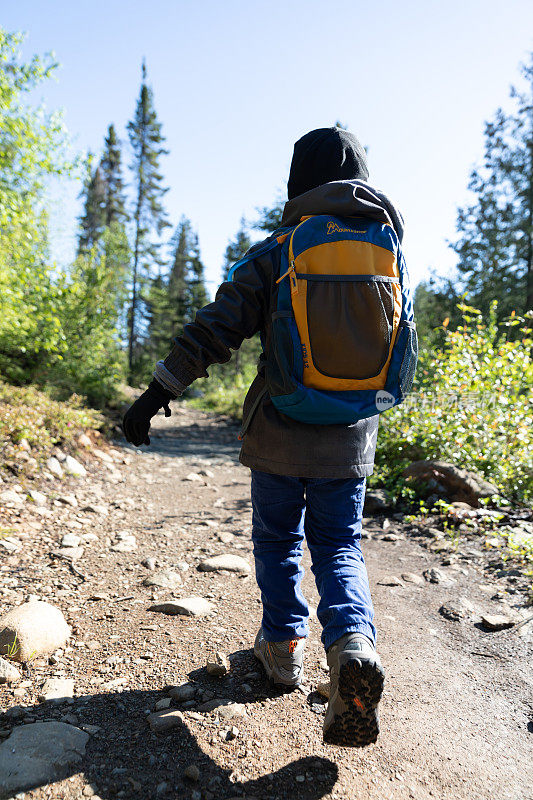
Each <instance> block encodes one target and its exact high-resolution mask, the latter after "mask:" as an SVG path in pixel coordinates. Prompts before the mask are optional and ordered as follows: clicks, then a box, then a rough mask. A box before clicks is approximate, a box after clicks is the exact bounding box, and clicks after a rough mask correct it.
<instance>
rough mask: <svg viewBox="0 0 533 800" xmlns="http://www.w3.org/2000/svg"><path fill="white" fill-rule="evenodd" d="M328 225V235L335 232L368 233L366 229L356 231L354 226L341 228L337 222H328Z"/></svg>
mask: <svg viewBox="0 0 533 800" xmlns="http://www.w3.org/2000/svg"><path fill="white" fill-rule="evenodd" d="M326 227H327V234H328V236H331V235H332V234H333V233H366V231H355V230H354V229H353V228H341V226H340V225H337V223H336V222H328V224H327V226H326Z"/></svg>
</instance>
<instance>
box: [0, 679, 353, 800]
mask: <svg viewBox="0 0 533 800" xmlns="http://www.w3.org/2000/svg"><path fill="white" fill-rule="evenodd" d="M204 676H205V670H195V671H194V673H191V677H195V678H197V679H198V678H200V679H201V678H202V677H204ZM275 694H276V692H273V691H270V690H269V689H267V690H266V692H265V693H264V697H267V696H269V697H273V696H275ZM162 696H163V695H162V693H161V691H142V690H125V691H123V692H119V693H113V692H111V693H106V694H96V695H87V696H84V697H79V698H75V699H74V700H72V701H71V702H70V703H69V704H68V705H67V704H61V705H59V706H57V705H53V704H46V705H39V706H35V707H32V708H26V709H25V711H26V713H30V714H32V715H33V716H34V717H35V718H36V721H37V722H41V721H50V720H51V719H56V720H58V721H61V717H62V716H63V715H66V714H68V715H74V717H75V718H76V720H77V722H76V724H77V725H78V726H80V727H83V726H86V725H91V726H98V730H97V731H96V732H95V731H93V732H92V733H91V736H90V739H89V741H88V743H87V748H86V752H85V756H84V758H83V760H82V761H78V762H77V763H75V764H74V765H69V766H65V767H63V768H61V767H59V768H58V771H57V773H56V775H57V777H56V779H60V778H68V777H70V776H72V775H76V774H78V773H83V774H84V776H85V779H86V781H87V782H88V783H89V784H90V785H91V787H92V789H93V791H94V793H95V794H97V795H98V796H99V797H100V798H102V800H111V799H112V798H113V799H114V798H117V797H120V798H126V800H129V799H130V798H131V799H132V800H133V798H139V797H143V798H161V799H162V800H177V798H180V800H182V799H183V800H186V799H187V800H189V799H190V798H199V797H201V798H202V800H222V798H232V800H233V798H235V799H237V798H242V800H285V799H286V798H287V797H291V798H294V800H320V798H322V797H324V796H325V795H327V794H329V793H330V792H331V790H332V788H333V787H334V785H335V783H336V781H337V778H338V769H337V766H336V764H335V763H333V762H332V761H330V760H328V759H325V758H321V757H305V758H299V759H297V760H295V761H292V762H291V763H289V764H287V765H286V766H284V767H282V768H281V769H279V770H277V771H276V772H272V773H267V774H264V775H263V776H262V777H260V778H258V779H255V780H245V779H243V778H242V775H240V772H241V771H242V772H245V771H246V764H247V761H249V760H252V759H255V758H257V755H258V754H260V750H259V749H255V748H254V749H253V752H252V753H251V754H249V753H248V752H247V753H246V754H245V753H244V749H245V748H246V749H247V750H248V749H249V748H248V747H247V746H246V742H245V741H242V740H240V739H237V740H235V742H234V744H236V745H237V747H238V748H239V750H240V752H239V754H238V755H236V753H235V750H234V748H233V747H232V749H231V750H228V751H227V754H224V750H223V749H224V748H226V747H228V745H227V744H226V743H225V742H223V741H222V740H221V739H220V738H219V736H218V730H219V729H223V728H226V727H227V728H229V727H230V726H231V725H232V724H235V723H237V724H238V722H239V720H238V719H235V720H233V721H232V722H229V724H228V722H227V721H222V722H221V723H220V724H219V725H215V726H214V727H213V728H209V732H208V734H207V735H208V737H209V738H214V739H215V740H216V746H217V749H219V752H220V760H221V761H222V762H224V761H225V760H230V758H231V762H232V763H233V764H235V762H236V760H237V758H239V761H238V762H237V763H238V765H239V766H238V767H237V769H236V770H235V771H234V772H232V770H231V769H226V768H224V767H223V766H221V765H219V764H218V763H217V761H216V760H214V759H213V758H211V757H210V756H209V755H207V754H206V753H205V752H204V751H203V750H202V748H201V746H200V744H199V743H198V741H197V739H196V737H195V735H194V734H193V733H192V732H191V730H190V729H189V726H188V724H187V723H188V720H187V715H186V713H185V717H184V719H183V721H179V723H178V725H177V727H175V728H173V729H172V730H170V731H167V732H166V733H154V732H152V731H151V730H150V728H149V725H148V722H147V720H146V717H147V713H146V712H147V711H150V712H152V711H153V709H154V708H155V704H156V702H157V701H158V700H161V698H162ZM255 699H256V700H257V701H260V700H261V697H258V696H256V697H255ZM170 710H172V709H170ZM174 710H177V709H174ZM206 719H208V718H207V717H206ZM70 722H71V723H72V724H74V723H75V720H74V718H73V717H71V718H70ZM6 741H9V739H7V740H6ZM232 744H233V743H232ZM230 753H231V757H230V758H228V756H229V755H230ZM190 765H195V766H196V767H198V769H199V771H200V779H199V780H198V782H193V781H191V780H188V779H187V778H186V777H185V776H184V770H185V769H186V767H188V766H190ZM4 777H5V776H4ZM2 783H3V781H2V780H0V796H2V797H4V796H9V797H11V796H12V795H11V794H8V795H4V794H3V793H2V789H3V788H4V787H3V786H1V784H2ZM23 783H24V782H23V781H22V782H19V783H18V785H17V790H18V791H21V790H29V789H36V788H38V786H40V785H41V786H42V785H45V784H42V783H41V784H36V783H35V782H34V783H33V784H31V785H28V783H26V784H25V785H22V784H23ZM53 796H54V795H53Z"/></svg>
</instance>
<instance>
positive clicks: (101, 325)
mask: <svg viewBox="0 0 533 800" xmlns="http://www.w3.org/2000/svg"><path fill="white" fill-rule="evenodd" d="M22 47H23V35H22V34H19V33H13V32H9V31H7V30H5V29H0V437H1V436H2V435H3V436H4V437H5V439H7V438H11V439H12V440H15V441H16V440H17V439H19V440H20V439H22V438H26V439H27V438H28V437H30V438H32V437H33V439H35V438H36V437H39V436H41V438H42V436H43V434H42V431H41V432H39V431H40V429H41V427H42V426H38V425H37V426H35V420H34V418H33V417H32V416H31V414H30V416H28V415H27V414H26V412H25V414H22V415H21V414H20V413H18V412H14V411H13V409H14V408H15V407H17V406H18V407H24V408H27V407H28V406H31V405H32V400H31V399H29V398H35V397H37V396H38V397H39V398H40V399H39V403H35V402H33V405H39V404H42V403H43V402H44V403H45V406H46V408H47V409H49V408H50V407H51V406H48V405H46V403H47V401H48V400H49V401H50V402H51V403H56V402H58V403H60V404H61V402H63V403H67V405H70V407H72V408H78V409H79V408H88V409H90V408H95V409H109V408H112V407H116V406H117V405H118V404H120V402H121V398H123V396H124V388H125V387H126V386H130V387H142V386H143V385H145V384H146V382H147V381H149V380H150V377H151V373H152V369H153V364H154V361H155V360H157V359H158V358H161V357H163V356H164V355H165V354H166V352H167V351H168V349H169V347H170V346H171V342H172V338H173V336H175V335H177V334H178V333H179V332H180V330H181V329H182V328H183V326H184V325H185V324H187V322H190V321H192V320H193V319H194V315H195V312H196V310H197V309H198V308H200V307H202V306H203V305H204V304H205V303H206V302H207V301H208V300H209V297H210V295H211V294H212V292H210V291H208V288H207V287H208V284H207V283H206V275H205V267H204V263H203V261H202V252H201V246H200V244H201V243H200V241H199V236H198V232H197V231H196V230H195V227H194V225H193V224H192V222H191V221H190V219H189V218H188V217H187V215H186V213H187V209H185V208H184V209H183V214H182V215H181V217H179V218H178V219H171V218H170V217H169V214H168V212H167V209H166V196H167V191H168V185H167V181H166V178H165V159H166V157H167V155H168V151H169V149H170V148H171V146H172V143H171V142H169V141H168V140H167V138H166V136H165V130H164V125H163V124H162V121H161V119H160V117H159V115H158V111H157V102H156V89H157V87H154V86H152V83H151V81H150V74H149V72H148V67H147V64H146V62H145V61H141V64H140V85H139V88H138V94H137V98H136V99H135V100H134V101H133V102H132V108H131V117H130V120H129V122H128V124H127V126H126V128H125V129H124V130H119V129H117V127H116V126H115V124H114V123H113V121H112V120H109V124H108V126H107V128H106V129H105V130H103V131H102V139H101V144H100V146H99V147H97V148H95V149H94V152H89V153H87V152H79V151H77V150H76V148H75V146H73V143H72V139H71V138H70V136H69V134H68V132H67V130H66V127H65V123H64V119H63V117H62V115H61V113H58V112H55V111H53V112H50V111H47V110H46V109H45V108H43V107H42V106H40V105H38V104H36V103H35V102H34V98H35V93H36V90H38V89H39V88H40V87H41V86H42V85H44V84H46V83H47V82H48V81H50V80H51V78H53V76H54V73H55V72H56V70H57V64H56V62H55V59H54V57H53V56H47V55H35V56H33V57H26V56H22V55H21V48H22ZM148 66H149V65H148ZM510 78H512V76H510ZM532 109H533V57H532V56H531V55H529V56H527V58H526V59H525V60H524V61H523V63H522V64H520V65H519V66H518V70H517V74H516V76H515V80H514V86H513V88H511V91H510V97H509V99H508V100H506V105H505V109H503V108H500V109H496V110H495V112H494V114H493V116H492V117H491V118H490V119H489V120H488V121H487V122H486V123H485V125H484V149H483V152H481V153H480V154H479V159H478V163H477V164H476V165H475V166H474V167H473V169H472V171H471V174H470V177H469V183H468V189H469V198H470V199H469V201H468V202H467V203H465V204H463V205H462V206H461V207H459V208H458V209H457V219H456V230H455V234H454V236H453V238H452V239H451V241H450V243H449V244H450V248H451V250H452V252H453V253H454V254H455V265H454V267H453V269H451V270H450V269H448V270H446V271H445V272H443V273H439V271H438V270H435V269H433V268H432V269H428V274H430V275H431V277H426V278H425V279H423V280H421V281H419V282H418V284H417V286H416V315H417V322H418V329H419V336H420V342H421V359H420V367H419V370H418V376H417V383H416V386H415V391H414V392H413V394H412V395H411V396H410V397H409V398H408V401H407V402H406V403H405V404H404V405H403V406H401V407H399V408H398V409H396V410H394V411H393V412H391V413H389V414H387V415H385V417H384V419H383V423H382V426H381V434H380V440H379V449H378V455H377V465H378V470H377V471H376V478H375V480H377V481H378V482H380V483H383V484H384V485H386V486H388V487H389V488H390V489H391V490H394V491H395V492H396V493H397V494H399V495H401V494H402V493H403V494H404V495H405V496H407V494H408V491H409V490H408V488H407V487H406V486H405V485H404V484H403V482H402V480H401V472H402V470H403V468H404V466H405V465H406V464H407V463H409V462H410V461H412V460H416V459H419V458H442V459H445V460H450V461H452V462H453V463H456V464H458V465H460V466H463V467H467V468H472V469H476V470H478V471H480V472H481V473H482V474H484V475H485V476H486V477H488V478H490V479H491V480H492V481H493V482H495V483H496V485H497V486H498V487H499V490H500V491H501V493H502V495H505V496H506V497H508V498H510V499H513V500H514V501H519V502H524V501H529V500H530V499H531V496H532V494H533V490H532V475H533V466H532V462H531V451H532V447H531V444H532V442H531V430H532V428H533V416H532V406H531V389H532V384H533V377H532V367H531V358H530V356H531V347H532V337H531V320H532V314H531V309H532V308H533V277H532V274H533V273H532V270H533V111H532ZM230 116H231V115H230ZM228 119H229V117H228ZM325 124H339V125H343V121H342V120H340V121H339V120H337V119H328V120H326V121H325ZM454 124H455V123H454ZM480 125H481V121H480ZM302 132H303V131H302ZM237 135H238V134H237ZM466 180H467V176H466V175H465V182H466ZM58 182H59V183H60V184H61V183H62V182H63V183H65V185H66V184H69V185H72V183H76V182H77V184H78V187H79V195H80V213H79V218H78V220H77V228H76V232H75V235H76V253H75V256H74V257H73V258H72V260H71V261H70V263H68V264H61V263H58V261H57V259H56V258H55V255H54V243H53V236H51V234H50V228H51V226H50V213H51V207H50V186H51V185H52V184H56V185H57V183H58ZM283 195H284V187H283V186H282V184H281V181H278V180H277V178H276V177H274V178H273V180H272V195H271V197H270V198H266V199H265V205H264V206H262V207H259V208H257V211H256V213H255V214H254V215H253V217H244V216H243V218H242V220H241V223H240V226H239V227H238V229H236V230H235V231H234V232H233V233H230V235H229V237H228V242H227V247H226V250H225V253H224V256H223V258H222V259H221V264H220V280H224V278H225V276H226V275H227V272H228V269H229V268H230V266H231V265H232V264H233V263H234V262H235V261H236V260H238V259H239V258H240V257H241V256H242V255H243V254H244V253H245V252H246V250H247V249H248V248H249V247H250V246H251V245H252V244H253V243H255V242H257V241H259V240H260V239H261V238H263V237H264V236H266V235H267V234H268V233H269V232H271V231H273V230H275V229H276V227H278V226H279V222H280V217H281V211H282V208H283ZM272 197H275V198H276V199H275V200H272ZM214 213H216V208H215V209H214ZM259 351H260V345H259V342H258V341H257V340H249V341H245V343H244V345H243V347H242V348H241V350H240V351H239V353H238V354H236V355H235V356H234V357H233V359H232V360H231V362H229V363H228V364H225V365H216V366H214V367H213V368H212V370H210V373H211V375H210V378H209V380H207V379H204V380H202V381H198V382H196V383H195V385H194V386H193V387H192V388H191V390H189V392H188V393H187V394H186V398H185V399H186V400H187V401H188V402H193V403H195V404H197V405H200V406H201V407H202V408H205V409H208V410H213V411H217V412H223V413H228V414H231V415H234V416H237V415H238V414H239V411H240V405H241V403H242V399H243V395H244V392H245V389H246V387H247V386H248V384H249V383H250V381H251V379H252V378H253V375H254V372H255V369H256V362H257V357H258V355H259ZM32 392H33V393H37V394H32ZM43 397H44V398H46V400H43ZM2 401H3V402H2ZM60 407H61V408H63V409H64V408H65V407H66V406H61V405H59V406H54V408H60ZM47 413H48V412H47ZM88 413H90V412H88ZM65 414H66V417H65V426H66V428H68V426H69V424H70V423H69V421H68V420H67V417H68V413H67V412H65ZM56 422H57V420H56ZM66 428H65V429H62V431H63V432H62V433H61V435H66V433H65V431H66ZM58 435H59V434H58ZM44 438H46V437H44ZM52 438H53V437H52ZM47 441H48V440H47Z"/></svg>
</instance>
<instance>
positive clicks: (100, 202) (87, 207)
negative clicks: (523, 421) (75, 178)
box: [78, 153, 105, 254]
mask: <svg viewBox="0 0 533 800" xmlns="http://www.w3.org/2000/svg"><path fill="white" fill-rule="evenodd" d="M93 160H94V159H93V156H92V154H91V153H89V156H88V158H87V175H86V178H85V184H84V187H83V190H82V193H81V197H82V198H83V199H84V203H83V214H82V215H81V217H80V232H79V235H78V254H81V253H87V252H88V251H89V250H91V249H92V248H93V247H94V246H95V245H96V244H97V243H98V240H99V239H100V237H101V236H102V233H103V232H104V228H105V181H104V177H103V175H102V170H101V168H100V166H98V167H96V169H93V166H92V164H93Z"/></svg>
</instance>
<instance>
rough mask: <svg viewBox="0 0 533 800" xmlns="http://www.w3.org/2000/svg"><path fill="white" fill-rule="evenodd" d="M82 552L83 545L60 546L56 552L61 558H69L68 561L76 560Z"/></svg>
mask: <svg viewBox="0 0 533 800" xmlns="http://www.w3.org/2000/svg"><path fill="white" fill-rule="evenodd" d="M84 552H85V551H84V549H83V547H60V549H59V550H58V551H57V554H58V555H59V556H62V558H68V559H70V561H78V560H79V559H80V558H81V557H82V555H83V553H84Z"/></svg>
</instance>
